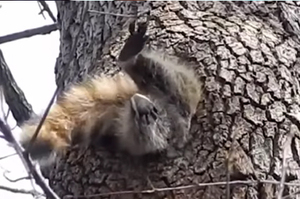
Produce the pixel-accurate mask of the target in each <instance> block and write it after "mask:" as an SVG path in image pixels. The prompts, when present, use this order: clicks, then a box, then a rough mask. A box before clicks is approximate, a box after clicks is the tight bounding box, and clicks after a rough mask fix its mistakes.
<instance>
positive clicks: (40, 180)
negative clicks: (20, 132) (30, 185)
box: [0, 119, 59, 199]
mask: <svg viewBox="0 0 300 199" xmlns="http://www.w3.org/2000/svg"><path fill="white" fill-rule="evenodd" d="M0 130H1V131H2V133H3V135H4V136H5V139H6V140H7V141H8V142H10V143H12V145H13V147H14V149H15V150H16V152H17V154H18V155H19V157H20V159H21V161H22V162H23V164H24V166H25V169H26V171H27V173H28V175H32V176H33V178H34V180H35V182H36V184H38V185H39V186H40V187H41V189H42V190H43V191H44V193H45V194H46V196H47V198H53V199H59V197H58V196H57V195H56V193H55V192H54V191H53V190H52V189H51V188H50V187H49V185H48V184H47V183H46V181H45V179H44V177H43V176H42V175H41V174H40V173H39V172H38V171H37V169H36V167H35V166H34V165H33V163H32V161H31V160H30V157H29V156H28V155H27V154H26V153H23V150H22V147H21V145H20V143H19V142H18V141H17V140H16V139H15V138H14V136H13V134H12V132H11V130H10V129H9V128H8V126H7V125H6V124H5V123H4V122H3V121H2V120H1V119H0Z"/></svg>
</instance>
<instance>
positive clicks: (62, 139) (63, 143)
mask: <svg viewBox="0 0 300 199" xmlns="http://www.w3.org/2000/svg"><path fill="white" fill-rule="evenodd" d="M136 92H137V87H136V85H135V83H134V82H133V81H132V80H131V78H130V77H129V76H128V75H126V74H122V73H119V74H117V75H115V76H114V77H104V76H101V77H94V78H91V79H90V80H88V81H86V82H84V83H81V84H77V85H74V86H72V87H71V88H70V89H69V90H68V91H67V92H65V93H64V96H63V97H62V98H61V99H60V101H58V102H57V103H56V104H54V105H53V107H52V108H51V110H50V112H49V114H48V116H47V118H46V120H45V122H44V124H43V126H42V128H41V130H40V132H39V135H38V137H37V139H36V140H35V143H34V145H33V148H32V152H33V153H38V151H39V148H35V147H34V146H35V145H36V146H37V147H38V146H39V145H38V143H41V142H45V143H47V144H48V147H49V148H51V149H52V150H53V151H54V152H58V153H64V151H65V149H66V148H67V147H68V146H70V144H71V142H72V138H73V137H74V136H76V135H74V133H75V132H80V134H81V135H83V136H84V140H83V142H85V141H86V142H87V143H88V142H89V139H90V137H91V133H92V132H93V128H94V127H95V126H96V124H98V122H99V121H101V119H102V118H103V117H104V116H107V112H108V111H111V110H114V111H116V112H118V110H119V109H120V108H122V107H124V105H125V102H126V101H127V100H129V99H130V98H131V97H132V96H133V95H134V94H135V93H136ZM112 108H114V109H112ZM109 119H111V120H113V119H114V118H109ZM106 120H108V118H106ZM36 127H37V123H36V122H35V123H32V122H30V121H29V122H27V123H25V124H24V125H23V126H21V129H22V134H21V143H22V144H23V146H26V144H28V142H29V140H30V139H31V137H32V135H33V134H34V132H35V129H36ZM99 128H101V126H100V127H99ZM99 132H101V133H103V134H104V133H107V132H106V131H104V132H102V131H99ZM52 150H51V151H49V152H53V151H52ZM36 156H37V157H38V158H40V155H38V154H37V155H36ZM41 156H43V154H42V155H41Z"/></svg>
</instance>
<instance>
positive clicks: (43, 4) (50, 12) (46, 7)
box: [38, 1, 56, 22]
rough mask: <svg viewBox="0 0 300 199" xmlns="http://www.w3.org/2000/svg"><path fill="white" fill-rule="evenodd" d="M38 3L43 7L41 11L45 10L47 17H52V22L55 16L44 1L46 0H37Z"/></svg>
mask: <svg viewBox="0 0 300 199" xmlns="http://www.w3.org/2000/svg"><path fill="white" fill-rule="evenodd" d="M38 3H39V5H42V7H43V9H42V10H41V13H43V12H44V11H46V12H47V13H48V15H49V17H50V18H51V19H52V21H53V22H56V18H55V17H54V14H53V13H52V11H51V9H50V7H49V6H48V4H47V3H46V1H38Z"/></svg>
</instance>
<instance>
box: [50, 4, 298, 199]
mask: <svg viewBox="0 0 300 199" xmlns="http://www.w3.org/2000/svg"><path fill="white" fill-rule="evenodd" d="M56 4H57V8H58V13H59V17H58V23H59V26H60V37H61V38H60V39H61V46H60V55H59V57H58V59H57V64H56V68H55V73H56V82H57V85H58V86H59V88H60V89H61V91H62V90H63V89H65V88H66V86H67V85H68V84H69V83H71V82H77V81H81V80H82V79H83V78H85V77H86V75H87V74H94V73H105V74H112V73H115V72H117V71H118V68H117V67H116V64H115V63H116V62H115V60H116V57H117V55H118V53H119V51H120V49H121V47H122V44H123V42H124V38H125V37H126V34H128V33H127V29H126V23H127V21H128V19H129V18H131V17H132V16H134V15H135V14H138V15H142V14H141V13H144V14H145V13H146V14H147V12H146V11H149V12H150V15H151V18H150V28H149V36H150V44H151V47H152V48H164V49H165V51H166V52H167V53H170V54H174V55H177V56H178V57H180V58H181V59H184V60H185V61H187V62H189V63H190V65H191V67H194V68H195V70H196V72H197V74H199V77H200V78H202V79H203V81H204V83H205V96H204V102H203V104H202V105H201V106H200V108H199V111H198V113H197V116H196V117H195V119H194V121H193V125H192V129H191V139H190V142H189V143H188V144H187V146H186V147H185V148H184V149H183V150H181V151H175V152H174V153H175V154H177V155H179V156H175V157H167V156H166V155H161V156H149V157H145V158H141V159H137V158H131V157H124V156H122V155H120V154H117V153H110V152H109V151H107V150H106V149H104V148H103V149H97V150H95V149H94V148H93V147H90V148H89V149H85V150H83V149H78V148H73V149H72V150H70V152H69V154H68V155H67V157H66V158H64V159H61V160H60V161H59V162H57V164H56V165H54V166H53V167H51V168H49V170H47V171H44V173H45V175H46V176H48V178H49V180H50V186H51V187H52V188H53V190H54V191H55V192H56V193H57V194H58V195H59V196H61V197H63V196H66V195H71V196H74V197H77V196H82V198H87V197H88V196H92V195H94V197H96V198H100V196H101V194H102V195H105V194H106V197H109V198H205V199H207V198H222V197H223V198H224V197H225V195H224V194H225V193H226V194H227V195H226V197H227V198H230V197H233V198H272V197H279V198H281V196H282V195H287V194H291V193H296V192H297V190H298V188H297V187H295V185H296V186H299V180H298V179H299V165H300V160H299V151H298V148H299V147H298V146H299V143H300V142H299V127H300V125H299V124H300V123H299V119H297V117H296V116H297V113H299V110H300V108H299V103H300V100H299V91H300V90H299V81H298V78H299V76H300V68H299V59H298V57H297V53H298V52H299V48H298V47H297V46H298V45H299V40H298V36H297V35H299V24H298V22H297V18H299V15H297V13H299V8H298V3H294V2H289V3H287V2H195V1H194V2H186V1H183V2H173V1H172V2H119V1H114V2H69V1H58V2H56ZM69 63H70V64H69ZM229 180H230V181H233V182H230V183H229ZM212 182H214V183H212ZM226 182H227V183H226ZM205 183H212V184H209V185H208V184H205ZM213 185H214V186H213ZM279 185H280V186H279ZM129 190H131V192H130V191H129ZM132 190H134V191H132ZM145 190H146V191H145ZM147 190H148V191H147ZM126 191H129V192H130V193H129V192H126Z"/></svg>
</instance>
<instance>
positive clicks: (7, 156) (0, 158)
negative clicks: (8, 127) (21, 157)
mask: <svg viewBox="0 0 300 199" xmlns="http://www.w3.org/2000/svg"><path fill="white" fill-rule="evenodd" d="M2 137H3V139H5V137H4V136H2ZM15 155H18V154H16V153H13V154H9V155H6V156H3V157H0V160H4V159H6V158H9V157H12V156H15Z"/></svg>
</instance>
